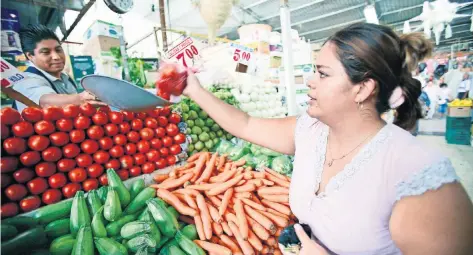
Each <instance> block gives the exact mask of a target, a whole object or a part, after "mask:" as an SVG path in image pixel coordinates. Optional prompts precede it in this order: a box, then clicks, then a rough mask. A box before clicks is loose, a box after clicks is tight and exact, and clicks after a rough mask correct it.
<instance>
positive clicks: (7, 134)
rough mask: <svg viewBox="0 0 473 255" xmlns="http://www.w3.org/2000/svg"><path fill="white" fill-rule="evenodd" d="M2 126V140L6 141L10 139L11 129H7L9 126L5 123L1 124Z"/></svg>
mask: <svg viewBox="0 0 473 255" xmlns="http://www.w3.org/2000/svg"><path fill="white" fill-rule="evenodd" d="M0 126H1V127H2V130H1V131H0V133H1V135H2V140H5V139H7V138H8V137H10V129H9V128H8V127H7V125H5V124H3V123H1V124H0Z"/></svg>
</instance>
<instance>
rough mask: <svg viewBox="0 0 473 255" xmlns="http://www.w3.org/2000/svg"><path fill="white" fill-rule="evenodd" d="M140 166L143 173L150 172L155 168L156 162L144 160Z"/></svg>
mask: <svg viewBox="0 0 473 255" xmlns="http://www.w3.org/2000/svg"><path fill="white" fill-rule="evenodd" d="M141 168H142V171H143V173H144V174H150V173H152V172H154V170H156V164H155V163H152V162H146V163H145V164H144V165H143V166H142V167H141Z"/></svg>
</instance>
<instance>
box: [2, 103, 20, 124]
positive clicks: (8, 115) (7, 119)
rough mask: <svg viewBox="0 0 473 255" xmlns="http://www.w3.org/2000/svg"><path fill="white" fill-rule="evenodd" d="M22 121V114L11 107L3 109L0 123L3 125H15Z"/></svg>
mask: <svg viewBox="0 0 473 255" xmlns="http://www.w3.org/2000/svg"><path fill="white" fill-rule="evenodd" d="M20 119H21V115H20V113H19V112H18V111H17V110H15V109H13V108H11V107H5V108H2V110H1V112H0V120H1V121H0V122H2V124H5V125H13V124H15V123H17V122H18V121H20Z"/></svg>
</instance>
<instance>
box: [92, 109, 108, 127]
mask: <svg viewBox="0 0 473 255" xmlns="http://www.w3.org/2000/svg"><path fill="white" fill-rule="evenodd" d="M92 121H93V122H94V124H95V125H100V126H102V125H105V124H107V123H108V116H107V114H106V113H105V112H97V113H96V114H94V116H92Z"/></svg>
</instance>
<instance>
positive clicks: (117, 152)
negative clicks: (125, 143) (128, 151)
mask: <svg viewBox="0 0 473 255" xmlns="http://www.w3.org/2000/svg"><path fill="white" fill-rule="evenodd" d="M108 153H110V156H112V157H114V158H119V157H121V156H123V155H124V154H125V151H124V150H123V147H122V146H120V145H115V146H113V147H112V148H111V149H110V150H109V151H108Z"/></svg>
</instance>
